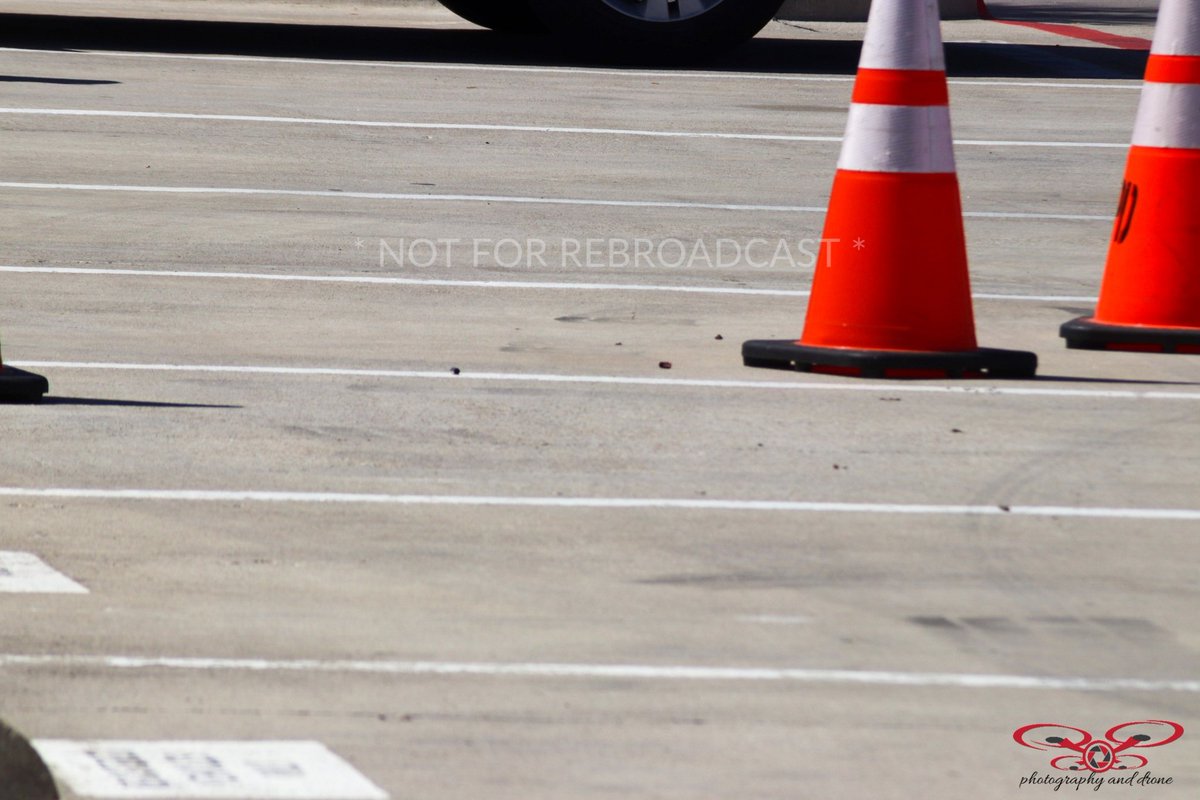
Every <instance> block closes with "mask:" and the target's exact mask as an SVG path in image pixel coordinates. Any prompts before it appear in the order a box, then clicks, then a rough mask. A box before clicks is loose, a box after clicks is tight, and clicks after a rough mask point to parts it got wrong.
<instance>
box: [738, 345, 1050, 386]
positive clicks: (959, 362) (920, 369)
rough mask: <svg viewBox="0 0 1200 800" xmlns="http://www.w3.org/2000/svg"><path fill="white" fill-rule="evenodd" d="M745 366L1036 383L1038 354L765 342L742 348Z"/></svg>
mask: <svg viewBox="0 0 1200 800" xmlns="http://www.w3.org/2000/svg"><path fill="white" fill-rule="evenodd" d="M742 363H744V364H745V365H746V366H747V367H767V368H769V369H790V370H796V371H797V372H825V373H832V374H835V375H849V376H853V377H857V378H982V377H985V376H986V377H989V378H1032V377H1033V376H1034V374H1035V373H1036V372H1037V355H1035V354H1034V353H1025V352H1021V351H1019V350H992V349H990V348H986V347H981V348H979V349H978V350H969V351H967V352H965V353H925V352H911V351H904V350H850V349H844V348H840V347H809V346H806V345H801V344H796V343H795V342H793V341H786V340H765V339H758V340H751V341H748V342H744V343H743V344H742Z"/></svg>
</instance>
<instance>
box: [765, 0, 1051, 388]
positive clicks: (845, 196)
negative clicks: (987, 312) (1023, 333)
mask: <svg viewBox="0 0 1200 800" xmlns="http://www.w3.org/2000/svg"><path fill="white" fill-rule="evenodd" d="M742 359H743V362H744V363H745V364H746V366H751V367H773V368H776V369H795V370H801V371H806V372H807V371H812V372H830V373H836V374H845V375H854V376H859V377H870V378H942V377H955V378H957V377H976V376H980V375H984V374H988V375H992V376H997V377H1000V376H1004V377H1029V376H1032V375H1033V374H1034V372H1035V371H1036V370H1037V356H1035V355H1034V354H1033V353H1023V352H1015V351H1006V350H991V349H984V348H980V347H978V345H977V344H976V341H975V320H974V315H973V311H972V308H971V286H970V278H969V276H968V273H967V248H966V241H965V237H964V235H963V222H962V206H961V202H960V200H959V193H958V177H957V175H956V173H955V167H954V151H953V142H952V139H951V136H950V107H949V92H948V89H947V85H946V67H945V61H944V57H943V54H942V39H941V30H940V28H939V24H938V2H937V0H875V2H874V3H872V5H871V12H870V15H869V18H868V21H867V32H866V37H865V39H864V40H863V51H862V59H861V61H860V62H859V68H858V77H857V79H856V80H855V83H854V94H853V97H852V98H851V105H850V118H849V122H848V123H847V126H846V137H845V140H844V141H843V144H842V153H841V158H840V159H839V160H838V169H837V174H836V176H835V177H834V180H833V192H832V195H831V197H830V200H829V210H828V212H827V215H826V218H825V232H824V235H823V236H822V242H821V247H820V250H819V251H818V256H817V264H816V274H815V275H814V277H813V288H812V296H811V298H810V300H809V305H808V317H807V319H806V322H805V326H804V333H803V335H802V336H801V338H800V340H799V341H787V340H782V341H762V340H757V341H753V340H752V341H748V342H745V343H744V344H743V345H742Z"/></svg>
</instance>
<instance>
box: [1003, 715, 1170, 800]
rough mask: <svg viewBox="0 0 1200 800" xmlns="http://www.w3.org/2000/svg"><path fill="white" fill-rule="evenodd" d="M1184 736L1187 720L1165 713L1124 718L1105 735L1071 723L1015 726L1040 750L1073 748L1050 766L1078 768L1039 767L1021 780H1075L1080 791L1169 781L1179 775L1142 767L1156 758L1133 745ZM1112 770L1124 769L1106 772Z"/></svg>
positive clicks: (1058, 784) (1017, 734) (1018, 737)
mask: <svg viewBox="0 0 1200 800" xmlns="http://www.w3.org/2000/svg"><path fill="white" fill-rule="evenodd" d="M1180 736H1183V726H1182V725H1180V724H1179V723H1178V722H1171V721H1170V720H1165V719H1146V720H1141V721H1140V722H1122V723H1121V724H1120V725H1114V726H1113V727H1111V728H1109V729H1108V730H1107V731H1105V733H1104V736H1103V737H1100V738H1098V737H1095V736H1092V734H1090V733H1088V732H1087V731H1085V730H1083V729H1082V728H1073V727H1071V726H1070V725H1058V724H1056V723H1050V722H1035V723H1033V724H1032V725H1026V726H1024V727H1021V728H1017V729H1016V730H1015V731H1013V740H1014V741H1015V742H1016V743H1017V744H1019V745H1023V746H1025V747H1031V748H1033V749H1034V750H1048V751H1050V752H1058V751H1063V750H1065V751H1067V752H1066V753H1063V754H1061V755H1056V756H1054V757H1053V758H1051V759H1050V766H1051V768H1052V769H1054V770H1058V771H1060V772H1074V773H1076V774H1075V775H1055V774H1046V775H1042V776H1039V775H1038V773H1037V772H1036V771H1034V773H1033V774H1032V775H1030V776H1028V777H1025V778H1021V783H1020V784H1019V786H1039V785H1045V786H1052V787H1053V788H1054V791H1056V792H1057V791H1058V790H1059V789H1062V788H1063V787H1064V786H1073V787H1074V788H1075V790H1076V791H1079V789H1081V788H1083V787H1084V786H1088V787H1090V788H1091V789H1092V790H1093V791H1099V790H1100V787H1101V786H1103V785H1105V784H1108V785H1110V786H1158V785H1169V784H1171V783H1172V782H1173V781H1174V779H1173V778H1170V777H1162V776H1158V775H1154V774H1152V773H1151V772H1150V771H1149V770H1146V771H1145V772H1142V768H1143V767H1145V766H1146V765H1147V764H1149V763H1150V759H1149V758H1147V757H1146V756H1144V755H1142V754H1141V753H1140V752H1139V753H1135V752H1132V751H1133V750H1135V749H1136V750H1144V749H1145V748H1148V747H1162V746H1163V745H1165V744H1170V743H1171V742H1174V741H1175V740H1176V739H1178V738H1179V737H1180ZM1131 770H1132V772H1130V771H1131ZM1112 772H1116V773H1120V774H1107V775H1106V774H1105V773H1112Z"/></svg>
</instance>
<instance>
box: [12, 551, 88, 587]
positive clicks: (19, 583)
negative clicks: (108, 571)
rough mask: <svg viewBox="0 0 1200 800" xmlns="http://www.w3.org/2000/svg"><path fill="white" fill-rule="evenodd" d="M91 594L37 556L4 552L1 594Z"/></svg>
mask: <svg viewBox="0 0 1200 800" xmlns="http://www.w3.org/2000/svg"><path fill="white" fill-rule="evenodd" d="M3 592H14V593H31V594H32V593H44V594H87V593H88V590H87V589H85V588H84V587H82V586H80V585H79V584H78V583H76V582H75V581H73V580H71V579H70V578H68V577H67V576H66V575H63V574H62V573H61V572H59V571H58V570H55V569H53V568H52V567H51V566H50V565H49V564H47V563H46V562H45V561H42V560H41V559H40V558H38V557H37V556H35V555H34V554H33V553H18V552H13V551H11V550H0V593H3Z"/></svg>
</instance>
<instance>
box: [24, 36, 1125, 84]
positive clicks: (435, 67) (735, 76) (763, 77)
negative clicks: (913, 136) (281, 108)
mask: <svg viewBox="0 0 1200 800" xmlns="http://www.w3.org/2000/svg"><path fill="white" fill-rule="evenodd" d="M4 52H7V53H41V54H45V55H53V56H91V57H105V58H158V59H167V60H178V61H218V62H220V61H232V62H235V63H236V62H246V63H271V64H303V65H307V66H332V67H368V68H371V69H377V68H378V69H401V70H404V69H407V70H423V71H431V72H438V71H441V72H497V73H520V74H546V75H580V76H583V77H588V76H593V75H595V76H609V77H620V78H675V79H689V78H695V79H699V80H755V81H784V82H788V83H852V82H853V81H854V76H852V75H846V76H842V75H786V74H778V73H765V72H689V71H687V70H676V71H666V70H663V71H653V70H617V69H600V68H590V67H517V66H503V65H497V64H440V63H432V64H430V63H422V62H417V61H352V60H339V59H317V58H285V57H271V56H206V55H184V54H178V53H147V52H138V51H128V50H66V51H63V50H39V49H35V48H21V47H0V53H4ZM950 85H951V86H997V87H1012V88H1021V89H1093V90H1094V89H1129V90H1139V89H1141V88H1142V84H1141V82H1140V81H1139V82H1136V83H1129V82H1127V83H1116V82H1113V83H1072V82H1069V81H1062V82H1056V81H999V80H979V79H962V78H957V79H954V80H951V81H950Z"/></svg>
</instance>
